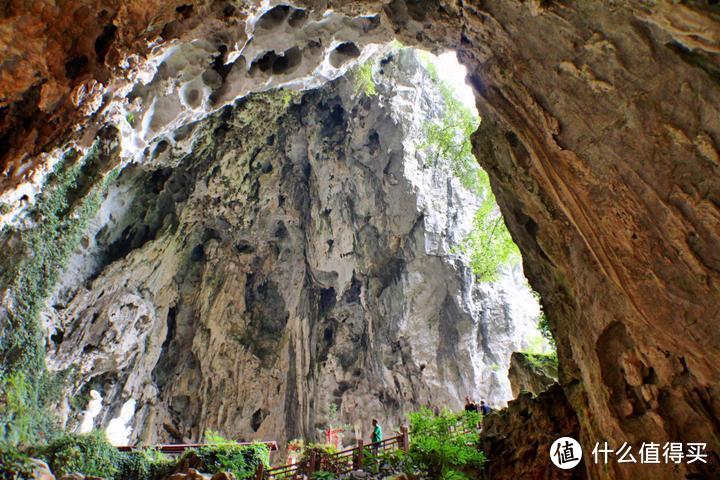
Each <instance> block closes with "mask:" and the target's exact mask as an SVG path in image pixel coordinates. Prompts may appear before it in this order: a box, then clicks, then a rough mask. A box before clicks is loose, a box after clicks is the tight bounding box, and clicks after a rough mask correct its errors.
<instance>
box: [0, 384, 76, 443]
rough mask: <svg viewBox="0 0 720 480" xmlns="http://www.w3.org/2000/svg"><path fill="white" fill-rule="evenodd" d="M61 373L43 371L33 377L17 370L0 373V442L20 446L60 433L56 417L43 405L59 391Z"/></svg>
mask: <svg viewBox="0 0 720 480" xmlns="http://www.w3.org/2000/svg"><path fill="white" fill-rule="evenodd" d="M62 381H63V376H59V375H52V374H50V373H48V372H46V371H44V370H43V371H42V372H41V373H40V374H38V375H37V376H36V377H35V378H34V380H33V379H31V378H28V374H26V373H25V372H23V371H20V370H16V371H14V372H12V373H10V374H7V375H2V374H0V444H2V443H7V444H10V445H23V444H29V443H31V442H32V443H37V442H42V441H47V440H49V439H51V438H52V437H54V436H55V435H56V434H58V433H59V426H58V421H57V419H56V418H55V417H54V416H53V415H50V414H48V412H47V410H46V404H47V402H48V400H49V399H50V398H55V397H57V396H59V394H60V387H61V384H62Z"/></svg>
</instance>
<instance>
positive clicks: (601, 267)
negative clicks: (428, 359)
mask: <svg viewBox="0 0 720 480" xmlns="http://www.w3.org/2000/svg"><path fill="white" fill-rule="evenodd" d="M21 3H22V2H17V3H11V4H10V5H9V6H8V7H7V8H6V11H7V17H6V19H3V21H5V22H8V25H9V26H10V27H9V28H11V29H12V31H13V32H16V33H17V35H16V38H20V37H24V38H26V41H23V42H19V43H18V44H16V45H12V46H8V45H4V47H5V48H6V50H7V51H9V52H11V53H12V59H13V62H12V64H11V65H7V66H3V67H2V68H3V70H4V71H6V72H14V75H13V74H11V75H8V76H7V77H4V79H3V80H2V81H1V82H0V87H1V88H2V95H0V97H1V98H2V99H3V104H2V106H3V107H4V112H3V117H2V125H1V128H2V138H3V143H2V149H1V150H0V153H1V154H2V171H3V173H4V177H3V182H2V192H3V197H2V199H3V202H4V203H5V204H6V205H9V207H4V208H3V221H5V220H6V219H8V218H11V217H12V216H13V215H14V213H13V212H14V211H15V209H17V208H22V207H23V205H26V204H27V203H28V202H31V201H32V199H31V198H30V197H32V195H33V193H34V192H35V191H37V186H38V185H39V184H40V183H41V182H42V178H43V176H42V173H43V171H44V170H46V169H47V168H46V167H48V166H49V163H52V162H53V161H57V158H58V155H57V154H53V152H54V151H55V150H53V149H54V148H56V147H59V146H60V145H61V144H62V145H64V144H65V142H66V141H73V142H75V143H76V144H77V145H80V146H81V147H87V146H88V145H89V143H90V141H89V139H92V138H94V137H95V133H96V132H97V130H98V126H100V125H102V124H104V123H106V121H107V120H108V119H110V118H115V119H116V124H121V128H127V129H128V132H129V133H130V130H132V131H133V132H135V134H132V133H130V134H129V136H127V137H126V136H123V138H128V139H131V140H132V142H131V143H128V144H127V145H124V146H123V147H124V148H125V151H126V152H129V151H131V150H132V147H133V146H135V147H134V148H137V149H138V150H137V151H142V150H143V149H144V148H145V145H143V142H145V141H146V140H147V139H148V138H150V136H152V135H154V134H156V133H157V132H162V131H165V130H167V129H172V130H175V129H176V127H177V132H178V133H181V129H180V128H179V127H180V126H181V124H184V123H186V122H191V121H193V120H195V119H197V118H199V117H200V116H202V115H204V114H205V111H206V110H207V109H211V108H213V105H217V104H219V103H222V102H223V101H227V100H229V99H234V98H235V97H236V96H238V95H241V94H242V93H243V92H245V91H248V88H249V87H248V85H256V84H255V83H254V82H258V84H260V83H263V82H270V83H272V82H273V81H274V80H273V78H276V77H277V78H280V80H278V82H279V83H278V84H277V85H280V84H284V83H285V81H288V82H289V81H290V79H291V78H298V77H299V76H301V75H303V74H306V75H308V76H309V77H312V78H318V77H315V76H314V74H313V72H315V70H314V69H312V67H311V66H312V65H317V64H318V61H320V63H322V60H321V59H322V58H324V57H323V55H324V52H325V51H326V50H324V48H325V47H326V45H322V44H319V45H318V44H317V43H319V42H317V41H315V42H313V41H312V39H310V40H308V39H307V38H305V36H307V35H308V34H307V31H306V30H302V27H301V26H302V25H304V24H305V23H306V22H308V21H316V22H317V21H319V20H318V19H321V18H327V19H328V20H326V22H327V23H326V24H324V25H325V26H326V27H327V31H331V32H332V31H347V30H352V31H354V32H355V34H354V36H353V35H349V34H348V35H346V37H352V38H341V39H340V40H341V41H340V42H339V43H336V44H333V46H334V47H335V49H334V50H333V53H334V54H333V57H332V59H333V60H332V62H328V63H327V64H323V65H330V67H332V68H333V69H337V68H342V67H343V65H348V64H351V63H352V62H353V61H355V59H356V54H357V52H358V51H363V48H362V47H363V46H364V44H363V42H361V41H360V40H359V39H360V38H366V39H368V40H367V43H370V42H371V41H373V40H375V41H380V40H382V41H389V40H390V38H391V37H396V38H398V39H399V40H400V41H402V42H403V43H405V44H408V45H419V46H422V47H424V48H428V49H431V50H432V49H438V48H440V47H441V46H442V48H451V49H454V50H456V51H457V52H458V58H459V59H460V61H461V62H462V63H463V64H464V65H466V66H467V68H468V71H469V72H470V74H469V81H470V83H471V84H472V85H473V87H474V91H475V95H476V99H477V105H478V109H479V111H480V114H481V116H482V118H483V122H482V124H481V127H480V129H479V131H478V132H477V134H476V136H475V137H474V150H475V153H476V156H477V158H478V160H479V161H480V162H481V164H482V166H483V167H484V168H485V169H486V170H487V171H488V173H489V175H490V176H491V180H492V185H493V190H494V192H495V195H496V197H497V200H498V203H499V205H500V207H501V209H502V212H503V214H504V216H505V218H506V221H507V224H508V228H509V229H510V232H511V233H512V235H513V238H514V239H515V241H516V242H517V244H518V245H519V247H520V249H521V251H522V253H523V258H524V266H525V271H526V274H527V276H528V278H529V280H530V282H531V284H532V286H533V288H534V289H535V290H537V291H538V292H540V293H541V295H542V298H543V306H544V309H545V311H546V312H547V315H548V318H549V321H550V325H551V327H552V329H553V331H554V333H555V337H556V339H557V341H558V354H559V359H560V366H561V369H560V379H561V383H562V384H563V390H562V392H563V395H564V397H565V398H566V399H567V401H568V402H569V404H570V405H571V407H572V411H573V412H574V413H575V415H576V416H577V420H578V422H579V427H580V438H581V441H582V443H583V446H584V447H585V448H586V449H588V448H589V449H591V448H592V445H593V444H594V442H598V441H604V440H608V441H609V440H612V441H614V442H618V443H622V442H625V441H626V442H629V443H633V444H639V443H641V442H643V441H656V442H665V441H681V442H697V441H700V442H707V443H708V450H709V451H711V452H713V453H712V454H711V458H710V461H709V463H708V464H707V465H704V464H703V465H695V464H693V465H682V466H681V467H680V470H681V471H680V472H676V471H674V470H671V469H670V468H669V467H664V466H659V467H658V468H657V469H655V470H650V469H643V468H641V467H639V466H637V465H618V464H613V465H610V467H608V470H605V469H604V468H603V467H602V466H600V465H593V464H587V465H586V468H587V471H588V473H589V474H590V475H591V476H593V477H597V478H601V477H602V476H607V475H610V476H612V477H614V478H658V476H663V477H667V478H673V477H676V476H678V475H679V476H683V475H692V474H706V475H709V476H714V475H717V468H718V457H717V452H718V451H720V441H719V440H718V438H720V436H719V434H720V432H719V430H718V424H719V423H718V418H719V417H720V413H719V412H720V404H719V403H718V402H719V401H718V400H717V398H718V385H719V384H720V378H719V374H718V369H717V365H718V360H720V358H718V357H720V332H719V331H718V329H717V328H716V327H717V325H716V323H717V309H716V306H717V305H718V304H719V303H720V289H719V288H718V280H719V277H720V259H718V257H717V251H718V248H717V247H718V245H720V235H719V234H718V231H719V226H720V215H718V205H719V204H720V198H719V197H718V192H719V191H720V188H719V186H720V185H719V183H720V175H718V173H720V172H719V170H720V156H719V155H718V145H720V143H719V142H720V111H719V108H720V107H718V105H720V98H719V97H720V90H719V89H718V84H717V80H716V78H717V68H718V58H717V51H718V40H717V35H716V34H715V32H717V31H718V30H720V27H719V25H720V23H719V21H718V19H717V10H716V6H714V5H711V4H710V3H704V2H695V1H689V2H684V3H679V4H671V3H669V2H658V3H656V4H652V5H648V4H646V3H645V2H639V1H638V2H635V1H631V2H625V3H623V4H622V5H615V6H614V7H610V6H608V5H606V4H605V2H599V1H597V2H596V1H588V2H582V3H579V4H572V5H570V4H565V3H561V2H536V1H529V2H502V1H489V2H483V3H482V5H478V6H474V5H468V4H461V5H459V4H457V3H455V2H444V1H439V0H432V1H429V2H414V1H404V0H393V1H390V2H387V3H381V2H372V1H368V2H314V1H298V2H295V4H294V6H293V7H288V8H287V9H286V8H284V7H282V6H281V7H277V6H276V7H274V9H276V10H273V13H272V15H271V16H270V17H265V18H264V19H263V21H262V22H258V18H259V13H261V8H260V7H259V6H258V5H256V4H255V3H253V2H250V3H247V4H244V5H238V4H235V3H231V2H228V3H222V2H208V3H204V2H203V3H199V4H198V5H193V8H192V9H187V8H178V7H181V5H180V3H185V2H167V3H166V4H163V5H159V4H158V5H156V4H150V5H145V6H144V7H142V8H140V7H138V9H137V10H136V9H130V8H114V9H102V8H100V7H99V6H97V5H96V4H94V3H91V2H85V1H79V2H76V3H77V9H76V12H79V13H81V14H78V15H76V16H75V17H74V20H75V21H74V22H73V25H72V26H71V27H69V28H68V29H67V30H66V31H64V32H62V33H58V29H57V28H56V27H55V26H54V23H55V22H54V19H55V18H57V17H58V16H61V15H70V10H68V11H67V12H60V11H52V12H51V11H49V10H48V11H44V12H43V13H34V12H31V13H24V12H22V9H23V6H22V5H21ZM80 9H82V10H80ZM330 9H332V12H331V14H329V15H326V16H323V15H325V13H326V11H327V12H330ZM263 12H264V11H263ZM333 15H341V16H343V17H338V16H333ZM150 19H152V20H150ZM33 22H39V24H40V25H44V26H45V28H44V29H42V28H41V29H32V28H31V25H32V24H33ZM243 25H252V26H254V28H255V29H256V30H257V32H256V33H257V35H256V36H255V37H254V38H253V42H251V45H252V48H248V49H246V50H243V51H242V52H241V53H242V54H241V55H238V52H237V51H236V49H235V48H234V47H232V46H233V45H244V44H245V41H246V40H248V35H247V31H248V30H246V29H244V28H242V26H243ZM278 25H281V26H282V28H283V29H284V30H283V34H282V35H281V34H279V33H278V30H274V29H276V28H278ZM343 29H345V30H343ZM299 32H301V33H302V35H300V36H301V37H302V39H301V40H302V42H303V43H304V46H305V47H306V49H305V50H303V51H302V52H298V50H296V49H294V47H295V46H296V45H294V43H296V41H298V38H296V37H295V36H294V34H295V33H298V34H299ZM316 33H317V32H316ZM318 35H319V34H318ZM49 37H53V38H57V39H58V40H57V41H56V42H54V43H53V42H47V41H46V39H47V38H49ZM331 37H332V38H333V39H335V37H333V36H332V35H331ZM333 41H334V40H333ZM38 42H39V43H38ZM268 42H269V43H268ZM349 42H352V43H353V44H354V45H355V46H356V48H353V47H352V45H350V43H349ZM170 43H172V44H173V48H175V49H176V51H177V50H180V51H181V53H182V55H181V57H177V60H180V59H181V58H184V59H185V60H186V61H187V62H189V63H191V64H197V65H202V66H203V67H205V66H210V67H211V68H209V69H208V68H202V69H201V70H200V71H197V72H193V74H192V75H190V76H188V77H187V81H186V82H183V83H182V86H183V89H182V90H178V91H177V92H176V94H175V96H173V95H170V96H165V97H156V96H155V95H154V93H153V88H156V87H157V88H158V89H163V88H165V87H167V85H168V83H172V81H174V80H171V79H175V78H176V75H177V73H178V72H177V71H174V70H173V67H174V65H173V64H172V63H170V64H166V65H165V66H164V67H163V69H164V71H162V72H160V74H161V75H159V76H156V75H154V74H155V73H157V69H155V68H149V70H148V67H149V66H150V65H151V62H149V63H148V61H147V59H151V58H153V57H152V55H151V49H152V48H153V46H157V45H164V44H170ZM38 44H40V45H45V47H38V48H35V46H36V45H38ZM217 44H223V45H225V47H224V51H223V49H222V48H218V47H217ZM268 44H271V45H272V44H275V45H274V46H273V48H268V47H267V46H268ZM218 52H219V54H218ZM133 54H134V56H133ZM307 58H310V59H312V58H315V62H309V63H305V62H304V60H305V59H307ZM229 61H232V62H237V63H236V64H234V65H237V67H238V69H239V70H238V71H240V72H247V74H248V75H247V77H246V76H245V75H244V74H243V75H238V76H237V78H235V76H234V75H235V74H236V73H237V72H236V71H235V70H234V69H228V68H226V67H227V66H228V65H229V64H230V63H229ZM308 65H310V66H309V67H308ZM336 65H337V66H336ZM155 66H157V65H155ZM305 67H307V68H309V69H311V71H310V72H308V71H306V70H303V68H305ZM124 68H125V69H124ZM128 68H129V70H128ZM148 71H149V72H151V73H153V75H150V77H148V76H147V74H148ZM153 81H156V82H157V83H156V84H153V83H152V82H153ZM128 87H132V88H131V90H132V93H131V94H130V96H131V97H132V102H135V103H133V105H137V104H138V103H140V104H142V105H143V108H145V110H144V112H143V115H142V121H141V118H140V115H137V116H135V115H133V114H132V112H130V111H128V109H127V108H126V107H122V108H120V107H118V108H116V107H115V106H113V105H115V104H118V105H119V104H123V105H125V103H123V102H125V99H126V97H127V93H128V91H127V88H128ZM251 88H252V87H251ZM113 102H115V104H114V103H113ZM143 102H146V103H143ZM150 110H152V112H153V115H151V116H147V117H146V115H145V114H146V113H147V112H148V111H150ZM146 118H147V121H145V119H146ZM123 119H124V122H123ZM138 132H139V133H138ZM6 210H10V213H7V212H6ZM200 253H201V252H198V255H200ZM618 325H621V327H619V326H618ZM615 348H619V349H620V350H621V351H622V354H619V355H612V353H613V352H612V349H615ZM608 349H610V350H611V352H610V353H608V351H607V350H608ZM618 353H620V352H618ZM649 372H652V373H649ZM621 377H623V378H621ZM608 381H609V382H611V383H612V385H608V384H607V383H606V382H608ZM623 384H625V385H628V386H630V387H631V388H632V390H633V391H634V392H640V393H636V394H635V395H636V396H637V395H641V396H642V402H641V403H642V408H638V407H637V404H638V402H639V401H640V399H638V398H637V397H634V398H636V399H637V401H636V402H635V404H633V402H632V401H631V402H630V403H631V405H629V406H626V405H620V406H618V405H614V404H613V401H614V399H617V398H625V397H627V395H620V396H618V392H617V389H618V388H619V385H623ZM499 468H501V467H499ZM506 468H507V470H506V471H507V472H508V473H509V472H516V473H517V469H519V468H521V467H520V466H519V465H518V464H508V465H507V466H506ZM664 468H666V469H665V470H663V469H664ZM513 469H516V470H513Z"/></svg>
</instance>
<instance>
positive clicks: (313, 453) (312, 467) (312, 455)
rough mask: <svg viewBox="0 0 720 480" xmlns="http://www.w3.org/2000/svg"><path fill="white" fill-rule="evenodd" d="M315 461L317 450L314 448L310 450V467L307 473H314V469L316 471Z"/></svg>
mask: <svg viewBox="0 0 720 480" xmlns="http://www.w3.org/2000/svg"><path fill="white" fill-rule="evenodd" d="M316 461H317V452H316V451H315V450H313V451H311V452H310V468H309V470H310V471H309V472H308V473H309V474H313V473H315V471H316V470H315V466H316V463H315V462H316Z"/></svg>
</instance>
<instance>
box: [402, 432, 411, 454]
mask: <svg viewBox="0 0 720 480" xmlns="http://www.w3.org/2000/svg"><path fill="white" fill-rule="evenodd" d="M400 433H401V434H402V443H401V449H402V451H403V452H407V451H408V450H409V449H410V436H409V435H408V427H407V425H403V426H402V427H400Z"/></svg>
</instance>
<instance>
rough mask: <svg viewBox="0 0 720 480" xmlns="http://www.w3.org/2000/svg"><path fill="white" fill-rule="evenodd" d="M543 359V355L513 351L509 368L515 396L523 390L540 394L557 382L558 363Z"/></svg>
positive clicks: (509, 376)
mask: <svg viewBox="0 0 720 480" xmlns="http://www.w3.org/2000/svg"><path fill="white" fill-rule="evenodd" d="M543 360H544V359H543V357H542V356H533V355H532V354H526V353H522V352H513V354H512V355H511V356H510V370H508V378H509V379H510V386H511V388H512V393H513V397H515V398H517V397H518V395H520V394H521V393H522V392H527V393H531V394H533V395H538V394H539V393H541V392H544V391H545V390H547V389H548V387H550V385H552V384H553V383H556V382H557V380H558V372H557V365H553V364H552V363H550V362H549V361H543Z"/></svg>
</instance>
